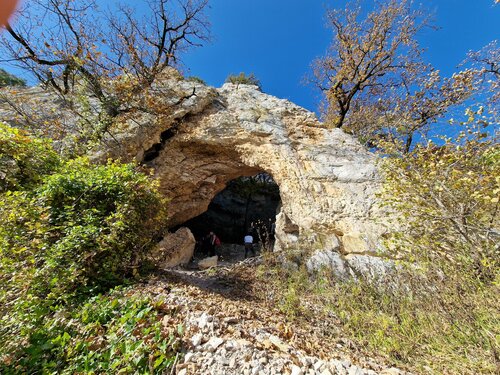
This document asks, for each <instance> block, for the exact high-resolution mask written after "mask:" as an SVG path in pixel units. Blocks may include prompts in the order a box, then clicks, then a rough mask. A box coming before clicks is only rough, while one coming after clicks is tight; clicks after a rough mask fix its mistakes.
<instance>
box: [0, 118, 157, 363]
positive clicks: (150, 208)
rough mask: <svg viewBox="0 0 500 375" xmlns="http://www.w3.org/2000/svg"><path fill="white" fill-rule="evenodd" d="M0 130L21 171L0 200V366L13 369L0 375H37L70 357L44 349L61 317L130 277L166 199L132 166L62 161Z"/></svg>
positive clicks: (42, 145)
mask: <svg viewBox="0 0 500 375" xmlns="http://www.w3.org/2000/svg"><path fill="white" fill-rule="evenodd" d="M1 130H2V132H3V136H2V143H1V145H2V152H3V155H4V156H5V157H7V158H12V160H17V161H18V165H20V166H21V168H19V169H20V171H19V172H18V173H16V174H11V175H10V177H9V185H7V184H5V187H7V186H8V187H10V188H12V189H14V188H22V190H8V191H6V192H3V193H0V222H1V223H2V225H0V343H1V344H0V359H1V362H0V363H3V365H5V366H7V365H8V364H9V363H12V364H13V366H14V367H9V366H10V365H8V366H7V368H8V369H9V371H1V367H0V372H2V373H5V372H6V373H25V372H26V371H25V370H26V369H30V371H28V372H32V371H31V367H32V366H34V363H37V362H40V363H41V364H43V366H46V367H43V371H42V370H40V372H42V373H46V372H47V371H48V370H47V369H52V367H53V366H55V367H54V368H56V367H57V366H59V364H60V363H59V361H62V360H63V359H64V360H66V359H67V358H66V357H67V356H68V355H69V354H68V353H66V352H65V353H64V354H61V353H62V352H61V350H62V349H61V348H58V347H57V345H56V344H55V343H54V342H52V341H53V340H55V341H58V340H59V341H58V342H65V341H67V340H69V339H68V337H67V334H66V333H67V330H66V328H64V329H65V330H66V331H61V335H62V336H61V337H60V338H57V337H56V336H54V335H55V334H56V333H55V332H58V331H60V330H61V329H62V328H61V329H60V327H59V323H60V322H61V317H64V318H66V316H67V314H68V313H69V312H71V311H73V309H75V310H74V311H77V310H78V308H77V306H78V301H82V300H84V299H86V298H88V297H89V296H90V295H93V294H96V293H98V292H100V291H105V290H107V289H109V288H110V287H112V286H115V285H118V284H120V283H123V282H124V281H126V280H127V278H129V277H131V276H133V275H134V274H136V273H137V270H138V269H139V267H140V266H141V264H142V262H143V260H144V259H145V258H146V255H147V253H148V251H149V250H150V249H151V248H152V247H153V246H154V244H155V240H156V239H157V238H158V237H160V236H161V235H162V234H163V231H164V228H165V221H166V201H165V199H164V198H162V197H161V195H160V194H159V192H158V191H157V184H156V183H155V182H153V181H152V180H151V179H150V177H148V176H147V175H145V174H144V173H142V172H141V171H140V170H139V169H138V167H136V166H134V165H131V164H119V163H115V162H111V161H110V162H108V163H107V164H106V165H93V164H92V163H91V162H90V161H89V160H88V159H85V158H79V159H75V160H72V161H69V162H63V161H62V160H60V159H59V158H58V156H57V154H56V153H55V151H54V150H53V149H52V148H51V147H50V144H49V143H47V142H44V141H40V140H36V139H33V138H31V137H28V136H27V135H25V134H24V133H22V132H19V131H17V130H11V129H7V128H6V127H2V128H1ZM5 134H7V135H5ZM13 155H14V157H12V156H13ZM36 166H40V170H39V171H36ZM56 167H57V168H56ZM50 172H52V174H48V173H50ZM45 174H46V175H45ZM44 175H45V176H44ZM12 176H14V177H12ZM36 182H38V185H37V184H36ZM30 188H31V190H30ZM127 309H128V307H127ZM63 320H64V319H63ZM61 324H62V323H61ZM68 324H69V325H70V326H71V324H70V323H68ZM80 333H81V332H79V333H77V334H80ZM69 335H70V337H73V336H72V335H73V333H69ZM81 348H83V347H81ZM66 349H67V348H66ZM66 349H65V350H66ZM128 349H130V348H128ZM81 350H83V349H81ZM134 350H135V349H134ZM141 350H142V349H141ZM76 351H77V352H79V353H80V352H81V351H80V349H78V350H76ZM13 352H15V353H17V354H12V353H13ZM74 355H77V354H74ZM78 355H83V354H82V353H80V354H78ZM92 355H93V354H89V356H92ZM103 355H104V354H103ZM53 357H54V358H58V359H57V361H56V362H54V361H53V359H52V358H53ZM45 358H47V360H46V361H45ZM61 358H62V359H61ZM122 359H123V361H126V358H125V357H123V358H122ZM23 361H24V362H23ZM86 361H87V362H88V360H87V359H86ZM162 361H163V360H162ZM87 362H86V363H87ZM23 363H24V364H26V366H27V367H23V366H24V365H23ZM141 363H142V362H141ZM158 363H159V362H158ZM27 364H29V365H27ZM18 365H19V366H21V367H20V368H21V370H19V371H17V370H16V371H14V370H12V369H14V368H16V367H15V366H18ZM135 365H137V363H136V364H135ZM148 366H149V364H148ZM158 366H159V365H158ZM117 368H119V367H117ZM35 372H36V371H35ZM48 372H54V371H52V370H50V371H48ZM77 372H78V371H77ZM97 372H101V371H100V370H98V371H97ZM68 373H74V372H71V371H70V372H68Z"/></svg>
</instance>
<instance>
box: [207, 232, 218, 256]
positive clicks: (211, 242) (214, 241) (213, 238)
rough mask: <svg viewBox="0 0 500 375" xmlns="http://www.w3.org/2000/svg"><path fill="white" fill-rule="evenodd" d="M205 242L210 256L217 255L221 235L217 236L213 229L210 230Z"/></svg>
mask: <svg viewBox="0 0 500 375" xmlns="http://www.w3.org/2000/svg"><path fill="white" fill-rule="evenodd" d="M204 243H205V246H206V249H207V252H208V256H209V257H213V256H215V255H217V254H216V252H215V248H216V247H218V246H220V244H221V243H220V240H219V237H217V235H216V234H215V233H214V232H213V231H210V233H209V234H208V235H207V236H206V237H205V239H204Z"/></svg>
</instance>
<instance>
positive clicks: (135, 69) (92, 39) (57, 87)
mask: <svg viewBox="0 0 500 375" xmlns="http://www.w3.org/2000/svg"><path fill="white" fill-rule="evenodd" d="M207 4H208V0H142V1H137V2H136V6H137V9H133V8H131V7H127V6H124V5H121V4H117V5H116V6H113V7H111V8H109V9H107V10H102V9H100V8H99V7H98V5H97V3H96V2H95V0H31V1H29V2H26V4H25V6H24V8H23V9H21V10H20V12H19V15H18V18H17V21H16V24H15V25H11V24H7V26H6V30H7V32H6V33H3V34H2V38H1V39H2V40H1V41H2V45H3V48H2V49H1V56H2V57H3V58H2V59H1V60H0V62H8V63H10V64H14V65H17V66H19V67H21V68H23V69H25V70H26V71H28V72H29V73H31V74H32V75H34V76H35V77H36V78H37V79H38V80H39V81H40V82H41V83H43V84H45V85H46V86H47V87H48V88H51V89H53V90H54V91H55V92H57V93H58V94H59V95H61V96H62V97H63V98H64V99H66V100H68V102H69V104H71V94H74V93H75V88H78V90H79V91H80V92H81V91H82V90H83V91H85V93H86V94H88V95H89V96H90V97H93V98H95V99H97V100H98V102H99V104H100V109H101V110H102V111H104V113H105V114H106V115H107V116H109V117H110V118H114V117H116V116H117V115H119V114H120V113H126V112H130V111H132V110H134V109H135V108H134V105H135V104H134V100H131V98H132V97H133V96H134V95H137V94H140V93H143V92H144V91H145V90H147V89H148V88H149V87H151V85H152V83H153V82H154V81H155V79H156V78H157V77H158V76H159V75H160V74H161V73H162V72H163V71H164V69H165V68H166V67H167V66H175V65H176V64H178V59H179V56H180V54H181V53H182V52H183V51H185V50H186V49H188V48H190V47H193V46H198V45H200V44H201V43H202V42H203V41H206V40H207V39H208V37H209V30H208V22H207V20H206V18H205V10H206V8H207ZM139 9H140V10H139ZM141 13H142V14H143V15H142V17H139V16H136V14H141ZM82 88H83V89H82Z"/></svg>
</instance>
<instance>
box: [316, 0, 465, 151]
mask: <svg viewBox="0 0 500 375" xmlns="http://www.w3.org/2000/svg"><path fill="white" fill-rule="evenodd" d="M362 4H363V5H364V4H365V3H363V2H361V1H356V2H349V3H348V4H347V7H346V8H345V9H333V10H330V11H328V13H327V16H328V22H329V25H330V26H331V27H332V29H333V41H332V44H331V46H330V49H329V51H328V53H327V55H325V56H324V57H321V58H319V59H317V60H316V61H315V62H314V65H313V69H314V71H313V73H314V78H313V82H314V83H315V84H316V85H317V87H319V89H320V90H321V91H322V92H323V93H324V95H325V103H324V105H323V115H324V117H325V120H326V122H327V123H328V124H330V125H331V126H333V127H337V128H343V129H344V130H346V131H347V132H350V133H353V134H355V135H357V136H358V137H359V138H360V140H361V141H363V142H365V143H366V144H368V145H370V146H376V145H380V142H381V141H383V142H386V141H390V142H392V143H399V149H400V150H401V151H402V152H408V151H409V150H410V148H411V146H412V143H413V142H414V138H415V137H414V135H415V133H416V132H422V133H425V132H426V131H427V130H428V129H429V127H430V125H431V124H433V123H435V122H436V121H437V120H438V119H440V118H442V117H443V116H444V115H445V114H446V113H447V111H448V110H449V109H450V108H451V107H453V106H456V105H458V104H461V103H463V102H464V101H465V100H466V99H467V98H468V97H469V96H470V95H471V92H472V89H473V86H474V85H473V74H472V71H471V70H466V71H464V72H460V73H457V74H455V75H454V76H453V77H451V78H443V77H441V75H440V74H439V71H436V70H434V69H433V68H432V67H431V66H430V65H429V64H425V63H424V62H423V61H422V58H421V52H422V49H421V48H420V46H419V44H418V42H417V39H416V36H417V34H418V32H419V31H420V30H421V29H422V28H424V27H426V26H429V27H431V24H430V19H429V16H428V13H426V12H425V11H424V10H422V9H414V8H413V4H412V1H411V0H401V1H400V0H382V1H377V2H375V4H374V5H373V10H371V11H370V12H368V13H367V14H366V16H365V17H363V13H362V7H361V5H362Z"/></svg>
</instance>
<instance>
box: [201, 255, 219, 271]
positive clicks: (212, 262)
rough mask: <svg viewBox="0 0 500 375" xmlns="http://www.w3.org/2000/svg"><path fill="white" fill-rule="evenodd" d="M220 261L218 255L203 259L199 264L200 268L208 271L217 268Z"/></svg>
mask: <svg viewBox="0 0 500 375" xmlns="http://www.w3.org/2000/svg"><path fill="white" fill-rule="evenodd" d="M218 260H219V257H218V256H217V255H215V256H213V257H208V258H205V259H202V260H200V261H199V262H198V267H199V268H200V269H201V270H206V269H207V268H212V267H217V261H218Z"/></svg>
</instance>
